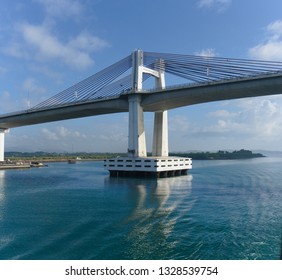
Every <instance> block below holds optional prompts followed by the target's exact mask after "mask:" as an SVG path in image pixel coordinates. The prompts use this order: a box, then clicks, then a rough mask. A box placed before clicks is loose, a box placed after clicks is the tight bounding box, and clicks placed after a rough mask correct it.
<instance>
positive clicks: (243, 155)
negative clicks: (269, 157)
mask: <svg viewBox="0 0 282 280" xmlns="http://www.w3.org/2000/svg"><path fill="white" fill-rule="evenodd" d="M171 156H181V157H190V158H192V159H196V160H219V159H250V158H261V157H265V156H264V155H263V154H260V153H253V152H252V151H249V150H244V149H241V150H239V151H233V152H228V151H218V152H191V153H172V154H171Z"/></svg>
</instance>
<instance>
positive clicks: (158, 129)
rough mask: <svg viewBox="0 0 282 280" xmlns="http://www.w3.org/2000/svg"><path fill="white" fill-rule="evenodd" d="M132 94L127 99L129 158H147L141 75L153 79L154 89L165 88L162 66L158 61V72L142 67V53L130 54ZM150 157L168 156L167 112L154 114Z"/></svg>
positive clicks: (160, 61) (139, 51)
mask: <svg viewBox="0 0 282 280" xmlns="http://www.w3.org/2000/svg"><path fill="white" fill-rule="evenodd" d="M132 61H133V66H132V69H133V70H132V71H133V75H132V76H133V79H132V93H131V94H130V95H129V97H128V102H129V139H128V156H129V157H147V149H146V137H145V128H144V112H143V108H142V106H141V96H140V94H139V93H140V92H142V83H143V74H144V73H146V74H150V75H152V76H154V77H155V87H156V88H160V89H164V88H165V75H164V64H163V63H162V60H159V61H158V63H159V65H158V66H161V67H157V69H158V70H153V69H150V68H147V67H145V66H144V65H143V52H142V51H141V50H137V51H135V52H133V54H132ZM152 156H157V157H167V156H168V120H167V111H159V112H155V117H154V134H153V147H152Z"/></svg>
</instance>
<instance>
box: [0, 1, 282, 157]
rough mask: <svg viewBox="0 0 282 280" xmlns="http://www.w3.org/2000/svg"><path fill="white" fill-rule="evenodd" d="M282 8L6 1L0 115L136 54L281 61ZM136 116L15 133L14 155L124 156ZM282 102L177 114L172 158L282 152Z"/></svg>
mask: <svg viewBox="0 0 282 280" xmlns="http://www.w3.org/2000/svg"><path fill="white" fill-rule="evenodd" d="M281 11H282V2H281V1H280V0H267V1H266V0H260V1H255V0H248V1H243V0H194V1H187V0H144V1H135V0H119V1H113V0H80V1H79V0H22V1H21V0H13V1H10V0H1V9H0V100H1V102H0V113H7V112H12V111H17V110H22V109H27V108H29V107H30V106H34V105H36V104H37V103H39V102H40V101H42V100H45V99H46V98H48V97H51V96H52V95H54V94H56V93H58V92H60V91H61V90H63V89H65V88H67V87H69V86H71V85H72V84H74V83H76V82H78V81H80V80H82V79H84V78H86V77H88V76H90V75H92V74H94V73H96V72H97V71H99V70H101V69H103V68H104V67H106V66H108V65H110V64H113V63H114V62H116V61H117V60H119V59H121V58H123V57H125V56H127V55H129V54H130V53H131V52H132V51H133V50H134V49H136V48H140V49H142V50H144V51H152V52H166V53H179V54H207V53H208V54H209V55H215V56H222V57H234V58H251V59H266V60H279V61H282V14H281ZM127 122H128V115H127V114H115V115H105V116H98V117H89V118H83V119H74V120H67V121H60V122H53V123H48V124H40V125H33V126H27V127H21V128H14V129H11V130H10V132H9V133H8V134H7V135H6V139H5V140H6V141H5V145H6V150H7V151H9V150H10V151H11V150H17V151H38V150H44V151H57V152H61V151H69V152H71V151H86V152H107V151H108V152H125V151H126V150H127V140H128V123H127ZM152 122H153V114H152V113H146V114H145V127H146V137H147V146H148V150H149V151H150V150H151V142H152ZM281 140H282V96H272V97H261V98H253V99H240V100H232V101H224V102H214V103H207V104H201V105H194V106H190V107H184V108H179V109H175V110H171V111H169V147H170V151H189V150H204V151H208V150H209V151H211V150H212V151H213V150H219V149H228V150H229V149H241V148H245V149H252V150H256V149H264V150H282V147H281Z"/></svg>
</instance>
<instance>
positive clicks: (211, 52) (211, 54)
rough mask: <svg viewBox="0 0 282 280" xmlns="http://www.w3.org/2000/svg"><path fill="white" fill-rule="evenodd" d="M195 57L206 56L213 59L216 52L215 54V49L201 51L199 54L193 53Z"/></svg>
mask: <svg viewBox="0 0 282 280" xmlns="http://www.w3.org/2000/svg"><path fill="white" fill-rule="evenodd" d="M195 55H199V56H206V57H215V56H216V52H215V49H202V50H201V51H199V52H195Z"/></svg>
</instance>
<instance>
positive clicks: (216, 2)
mask: <svg viewBox="0 0 282 280" xmlns="http://www.w3.org/2000/svg"><path fill="white" fill-rule="evenodd" d="M231 3H232V0H198V7H199V8H201V9H211V8H213V9H216V10H217V11H218V12H224V11H225V10H226V9H228V8H229V6H230V5H231Z"/></svg>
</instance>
